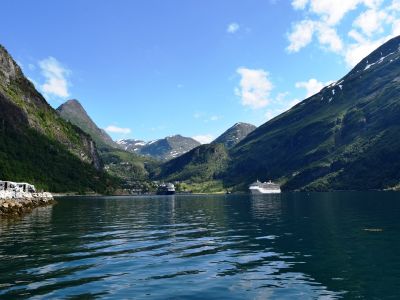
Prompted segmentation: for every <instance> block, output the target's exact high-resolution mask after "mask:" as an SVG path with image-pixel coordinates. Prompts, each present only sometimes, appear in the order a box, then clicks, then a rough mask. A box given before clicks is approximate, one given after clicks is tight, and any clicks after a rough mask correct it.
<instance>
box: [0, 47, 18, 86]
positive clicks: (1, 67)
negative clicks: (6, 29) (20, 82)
mask: <svg viewBox="0 0 400 300" xmlns="http://www.w3.org/2000/svg"><path fill="white" fill-rule="evenodd" d="M0 72H1V73H2V74H0V79H1V78H4V80H5V81H6V82H5V83H7V84H8V83H9V82H10V81H11V80H13V79H16V78H17V77H20V76H22V71H21V68H20V67H19V66H18V64H17V63H16V62H15V61H14V60H13V59H12V57H11V55H10V54H9V53H8V52H7V50H6V49H5V48H4V47H3V46H2V45H0Z"/></svg>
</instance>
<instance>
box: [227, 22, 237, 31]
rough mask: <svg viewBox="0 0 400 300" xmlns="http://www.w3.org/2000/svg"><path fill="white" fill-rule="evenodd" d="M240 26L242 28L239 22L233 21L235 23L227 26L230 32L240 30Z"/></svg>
mask: <svg viewBox="0 0 400 300" xmlns="http://www.w3.org/2000/svg"><path fill="white" fill-rule="evenodd" d="M239 28H240V26H239V24H238V23H235V22H233V23H230V24H229V25H228V28H226V32H228V33H235V32H236V31H238V30H239Z"/></svg>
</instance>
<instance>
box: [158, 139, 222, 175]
mask: <svg viewBox="0 0 400 300" xmlns="http://www.w3.org/2000/svg"><path fill="white" fill-rule="evenodd" d="M228 159H229V156H228V151H227V150H226V148H225V146H224V145H223V144H212V145H201V146H199V147H197V148H194V149H193V150H191V151H189V152H187V153H185V154H183V155H182V156H180V157H177V158H175V159H173V160H171V161H169V162H167V163H165V164H163V165H162V166H161V172H160V175H159V177H160V178H163V179H165V180H168V181H187V180H190V181H191V182H197V183H198V182H205V181H212V180H215V179H218V178H219V177H220V172H221V170H223V169H224V168H225V167H226V165H227V162H228Z"/></svg>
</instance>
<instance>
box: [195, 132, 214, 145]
mask: <svg viewBox="0 0 400 300" xmlns="http://www.w3.org/2000/svg"><path fill="white" fill-rule="evenodd" d="M192 138H193V139H195V140H196V141H198V142H199V143H200V144H209V143H211V142H212V141H213V140H214V136H213V135H212V134H204V135H195V136H192Z"/></svg>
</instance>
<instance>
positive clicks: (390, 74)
mask: <svg viewBox="0 0 400 300" xmlns="http://www.w3.org/2000/svg"><path fill="white" fill-rule="evenodd" d="M399 58H400V37H395V38H393V39H391V40H389V41H388V42H386V43H385V44H383V45H381V46H380V47H379V48H377V49H376V50H374V51H373V52H372V53H371V54H369V55H368V56H367V57H365V58H364V59H363V60H361V61H360V63H358V64H357V65H356V66H355V67H354V68H353V69H352V70H351V71H350V72H349V73H348V74H346V75H345V76H343V77H342V78H341V79H339V80H338V81H337V82H335V83H333V84H331V85H329V86H326V87H324V88H323V89H322V90H321V91H320V92H318V93H316V94H315V95H312V96H311V97H308V98H307V99H305V100H303V101H301V102H300V103H298V104H297V105H295V106H294V107H292V108H291V109H289V110H287V111H285V112H284V113H282V114H280V115H278V116H276V117H275V118H273V119H272V120H270V121H268V122H266V123H264V124H263V125H261V126H259V127H258V128H256V129H255V130H254V131H252V132H250V133H249V134H248V135H247V136H246V137H245V138H244V139H243V140H242V141H241V142H239V143H238V144H236V145H235V146H233V147H232V148H230V149H229V150H228V157H227V158H225V160H224V161H225V162H224V164H220V165H219V169H213V174H214V175H213V176H212V177H213V178H214V179H215V180H223V182H224V186H225V188H229V189H231V188H232V189H233V190H241V191H243V190H247V188H248V185H249V184H250V183H251V182H253V181H255V180H256V179H260V180H269V179H272V180H274V181H278V182H279V183H280V184H281V185H282V189H283V190H308V191H326V190H364V189H366V190H369V189H390V188H394V187H396V186H400V85H399V83H400V76H399V75H398V74H399V71H400V59H399ZM189 154H193V155H194V154H195V152H190V153H189ZM189 154H187V155H189ZM193 159H195V156H193V157H192V158H186V161H187V164H188V167H187V168H185V166H184V164H185V161H182V160H178V159H175V160H172V161H170V162H168V165H163V166H162V170H163V171H162V172H161V174H164V176H166V177H167V178H174V177H176V176H175V175H176V174H178V175H179V174H184V175H185V176H180V177H179V178H183V177H184V180H186V181H192V180H193V179H196V178H197V173H196V172H197V170H198V169H202V170H207V169H208V166H213V162H212V161H211V160H209V161H204V162H199V163H198V164H197V166H196V168H193V167H192V163H191V161H192V160H193ZM174 164H176V166H175V167H174ZM202 164H204V165H202ZM174 174H175V175H174ZM208 178H210V176H208Z"/></svg>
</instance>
